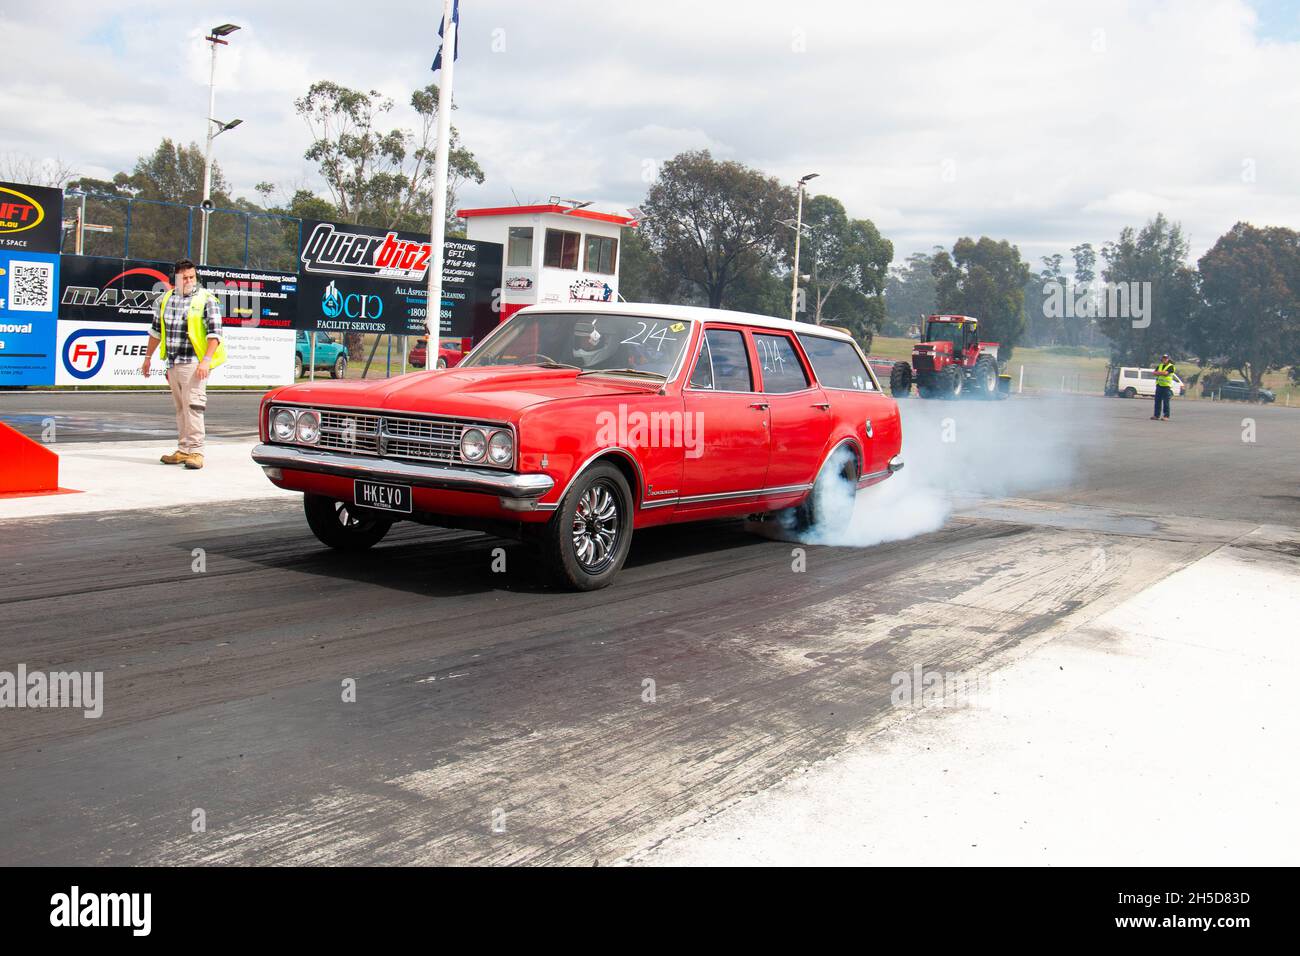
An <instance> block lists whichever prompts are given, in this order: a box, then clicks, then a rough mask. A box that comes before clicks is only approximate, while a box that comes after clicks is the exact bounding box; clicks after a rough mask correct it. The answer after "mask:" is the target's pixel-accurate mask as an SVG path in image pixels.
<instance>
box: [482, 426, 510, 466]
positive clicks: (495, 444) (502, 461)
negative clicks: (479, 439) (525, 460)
mask: <svg viewBox="0 0 1300 956" xmlns="http://www.w3.org/2000/svg"><path fill="white" fill-rule="evenodd" d="M487 450H488V461H490V462H492V464H494V465H508V464H510V460H511V459H512V458H514V457H515V440H514V439H513V438H512V437H510V433H509V432H493V433H492V437H491V439H489V440H488V449H487Z"/></svg>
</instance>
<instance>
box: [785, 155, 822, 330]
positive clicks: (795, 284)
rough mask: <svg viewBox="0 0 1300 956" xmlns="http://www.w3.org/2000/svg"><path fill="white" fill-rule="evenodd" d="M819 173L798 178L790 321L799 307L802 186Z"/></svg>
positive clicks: (793, 318) (792, 320) (793, 319)
mask: <svg viewBox="0 0 1300 956" xmlns="http://www.w3.org/2000/svg"><path fill="white" fill-rule="evenodd" d="M819 175H821V174H820V173H809V174H808V175H807V176H804V177H803V178H802V179H800V180H799V202H798V208H797V211H796V212H795V216H794V274H793V275H792V276H791V277H790V321H791V322H794V321H796V319H795V316H796V315H797V314H798V309H799V237H800V234H801V233H802V232H803V188H804V186H806V185H807V184H808V180H810V179H816V178H817V177H818V176H819Z"/></svg>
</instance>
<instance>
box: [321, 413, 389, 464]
mask: <svg viewBox="0 0 1300 956" xmlns="http://www.w3.org/2000/svg"><path fill="white" fill-rule="evenodd" d="M378 440H379V416H378V415H361V414H353V413H351V412H334V411H325V410H322V411H321V413H320V442H319V446H318V447H320V448H329V449H331V450H333V451H350V452H355V453H357V454H360V455H373V454H375V453H376V452H377V451H378V450H379V448H378Z"/></svg>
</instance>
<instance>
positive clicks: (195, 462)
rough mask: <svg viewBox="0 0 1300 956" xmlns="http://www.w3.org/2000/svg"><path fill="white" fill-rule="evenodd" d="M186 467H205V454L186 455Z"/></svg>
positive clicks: (195, 468)
mask: <svg viewBox="0 0 1300 956" xmlns="http://www.w3.org/2000/svg"><path fill="white" fill-rule="evenodd" d="M185 467H186V468H189V469H190V470H191V471H198V470H199V469H200V468H202V467H203V456H202V455H186V456H185Z"/></svg>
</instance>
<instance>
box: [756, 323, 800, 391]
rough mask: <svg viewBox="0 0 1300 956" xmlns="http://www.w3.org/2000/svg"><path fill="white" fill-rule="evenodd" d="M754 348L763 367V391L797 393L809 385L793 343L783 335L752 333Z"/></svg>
mask: <svg viewBox="0 0 1300 956" xmlns="http://www.w3.org/2000/svg"><path fill="white" fill-rule="evenodd" d="M754 346H755V347H756V348H757V349H758V359H759V361H760V362H761V363H762V365H763V391H765V392H772V393H780V392H797V391H800V390H801V389H805V388H807V387H808V385H809V384H810V383H809V381H808V373H807V372H805V371H804V370H803V363H802V362H800V361H799V353H798V352H797V351H795V347H794V343H793V342H791V341H790V339H789V338H787V337H786V336H784V335H762V334H759V333H757V332H756V333H754Z"/></svg>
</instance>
